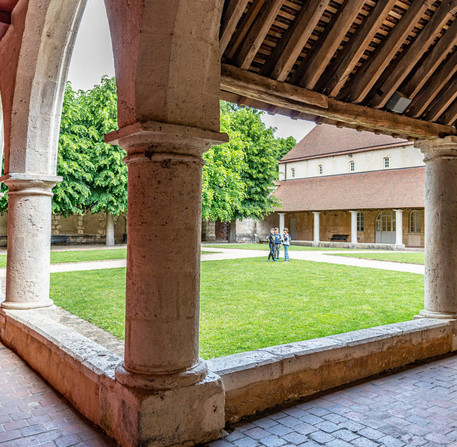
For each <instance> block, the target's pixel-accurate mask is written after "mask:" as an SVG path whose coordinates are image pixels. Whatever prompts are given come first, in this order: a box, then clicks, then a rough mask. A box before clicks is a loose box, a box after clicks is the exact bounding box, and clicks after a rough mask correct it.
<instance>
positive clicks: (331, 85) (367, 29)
mask: <svg viewBox="0 0 457 447" xmlns="http://www.w3.org/2000/svg"><path fill="white" fill-rule="evenodd" d="M396 1H397V0H380V1H379V2H378V3H376V5H375V6H374V8H373V9H372V10H371V12H370V14H369V16H368V17H367V19H366V20H365V21H364V22H363V23H362V24H361V25H360V27H359V28H358V30H357V32H356V34H355V35H354V36H353V37H352V39H351V40H350V41H349V42H348V43H347V44H346V45H345V46H344V47H343V49H342V50H341V53H340V54H339V55H338V56H337V58H336V60H335V62H334V63H332V64H331V65H330V68H329V70H328V71H327V73H328V74H327V73H324V82H322V85H321V86H320V88H318V89H319V90H321V89H325V91H326V92H328V95H329V96H337V95H338V93H339V92H340V91H341V89H342V88H343V86H344V84H345V83H346V81H347V79H348V77H349V75H350V74H351V73H352V70H353V69H354V67H355V66H356V64H357V62H358V61H359V60H360V58H361V56H362V54H363V53H364V51H365V50H366V48H367V47H368V46H369V44H370V42H371V40H372V39H373V37H374V36H375V34H376V33H377V32H378V30H379V28H380V27H381V25H382V22H383V21H384V20H385V18H386V17H387V15H388V13H389V11H390V10H391V9H392V7H393V6H394V5H395V3H396Z"/></svg>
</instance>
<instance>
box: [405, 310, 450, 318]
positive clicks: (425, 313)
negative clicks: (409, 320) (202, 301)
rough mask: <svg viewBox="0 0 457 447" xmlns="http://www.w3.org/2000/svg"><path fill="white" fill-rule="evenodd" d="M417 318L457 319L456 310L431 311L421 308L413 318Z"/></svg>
mask: <svg viewBox="0 0 457 447" xmlns="http://www.w3.org/2000/svg"><path fill="white" fill-rule="evenodd" d="M419 318H437V319H439V320H456V319H457V312H454V313H451V312H433V311H431V310H425V309H424V310H421V311H420V312H419V315H415V316H414V319H415V320H417V319H419Z"/></svg>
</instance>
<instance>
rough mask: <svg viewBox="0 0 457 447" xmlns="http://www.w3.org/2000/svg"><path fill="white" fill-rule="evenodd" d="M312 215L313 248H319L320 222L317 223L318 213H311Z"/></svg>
mask: <svg viewBox="0 0 457 447" xmlns="http://www.w3.org/2000/svg"><path fill="white" fill-rule="evenodd" d="M313 214H314V228H313V231H314V232H313V235H314V238H313V247H319V241H320V231H321V228H320V221H319V215H320V212H319V211H313Z"/></svg>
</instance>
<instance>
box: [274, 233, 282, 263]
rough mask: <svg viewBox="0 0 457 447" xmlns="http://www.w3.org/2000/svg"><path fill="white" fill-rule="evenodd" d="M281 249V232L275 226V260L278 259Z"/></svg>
mask: <svg viewBox="0 0 457 447" xmlns="http://www.w3.org/2000/svg"><path fill="white" fill-rule="evenodd" d="M280 249H281V233H280V232H279V228H275V251H274V256H275V261H279V251H280Z"/></svg>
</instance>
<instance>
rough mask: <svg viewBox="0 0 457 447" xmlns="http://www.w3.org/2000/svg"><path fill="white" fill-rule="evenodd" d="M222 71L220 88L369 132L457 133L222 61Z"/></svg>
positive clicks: (415, 135) (411, 135)
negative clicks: (327, 95)
mask: <svg viewBox="0 0 457 447" xmlns="http://www.w3.org/2000/svg"><path fill="white" fill-rule="evenodd" d="M221 74H222V76H221V90H223V91H226V92H230V93H234V94H237V95H241V96H247V97H249V98H252V99H255V100H258V101H261V102H263V103H266V104H269V105H270V106H271V105H273V106H277V107H283V108H287V109H289V110H291V111H297V112H301V113H306V114H312V115H317V116H321V117H324V118H327V119H332V120H337V121H341V122H343V123H346V124H348V125H351V126H362V127H364V128H367V129H371V130H372V131H375V130H376V131H379V132H387V133H396V134H398V135H401V136H403V137H405V138H422V139H433V138H440V137H443V136H446V135H456V134H457V129H455V128H454V127H451V126H445V125H442V124H436V123H429V122H427V121H422V120H418V119H414V118H409V117H407V116H404V115H399V114H395V113H390V112H385V111H383V110H378V109H370V108H368V107H363V106H360V105H357V104H348V103H344V102H342V101H337V100H335V99H331V98H327V97H326V96H325V95H323V94H320V93H316V92H313V91H311V90H307V89H304V88H300V87H296V86H293V85H290V84H286V83H284V82H280V81H275V80H272V79H269V78H266V77H263V76H260V75H258V74H255V73H251V72H249V71H246V70H242V69H239V68H236V67H233V66H230V65H226V64H223V65H222V73H221Z"/></svg>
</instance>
